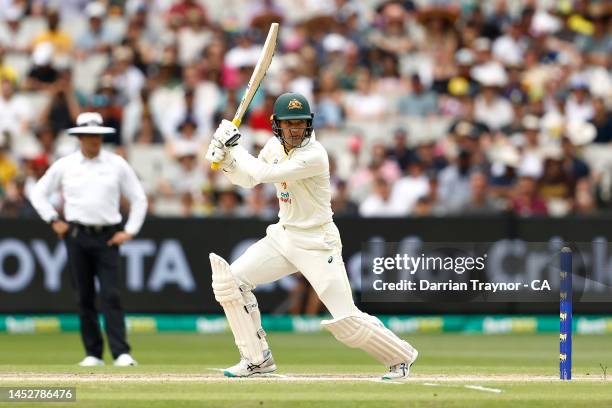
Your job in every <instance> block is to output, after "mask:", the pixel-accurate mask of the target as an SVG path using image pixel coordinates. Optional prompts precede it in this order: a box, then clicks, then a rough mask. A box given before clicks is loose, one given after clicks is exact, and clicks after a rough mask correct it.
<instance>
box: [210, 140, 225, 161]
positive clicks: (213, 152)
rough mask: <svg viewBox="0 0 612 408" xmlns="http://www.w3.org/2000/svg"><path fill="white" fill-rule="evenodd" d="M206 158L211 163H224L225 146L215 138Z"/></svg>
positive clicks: (211, 142)
mask: <svg viewBox="0 0 612 408" xmlns="http://www.w3.org/2000/svg"><path fill="white" fill-rule="evenodd" d="M205 157H206V160H208V161H209V162H211V163H223V160H225V146H224V145H223V143H222V142H221V141H220V140H217V139H215V138H213V139H212V140H211V141H210V144H209V145H208V151H207V152H206V156H205Z"/></svg>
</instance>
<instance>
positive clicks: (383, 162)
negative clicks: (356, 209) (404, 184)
mask: <svg viewBox="0 0 612 408" xmlns="http://www.w3.org/2000/svg"><path fill="white" fill-rule="evenodd" d="M400 176H401V169H400V168H399V167H398V165H397V163H396V162H394V161H393V160H390V159H389V158H388V157H387V156H386V151H385V146H384V144H382V143H375V144H374V145H372V150H371V161H370V164H369V166H368V167H367V168H362V169H359V170H358V171H357V172H354V173H353V174H352V176H351V178H350V180H349V191H350V192H351V198H353V199H355V200H357V201H359V202H361V201H362V200H363V199H364V198H365V197H366V196H367V195H368V194H369V192H370V190H371V188H372V187H373V184H374V181H375V179H376V178H377V177H380V178H383V179H384V180H385V181H387V183H389V184H393V183H394V182H395V181H396V180H397V179H399V178H400Z"/></svg>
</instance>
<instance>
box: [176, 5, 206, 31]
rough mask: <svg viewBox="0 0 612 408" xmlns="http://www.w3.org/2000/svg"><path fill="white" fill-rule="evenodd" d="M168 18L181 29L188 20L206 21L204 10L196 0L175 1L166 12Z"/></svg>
mask: <svg viewBox="0 0 612 408" xmlns="http://www.w3.org/2000/svg"><path fill="white" fill-rule="evenodd" d="M192 16H194V17H192ZM168 18H169V20H170V21H174V22H176V24H178V25H179V26H181V27H182V26H184V25H186V24H187V22H188V21H189V18H197V19H199V20H201V21H203V22H207V20H208V17H207V15H206V9H205V8H204V6H202V5H201V4H200V3H199V2H198V1H196V0H177V1H175V2H174V4H173V5H172V7H170V10H168Z"/></svg>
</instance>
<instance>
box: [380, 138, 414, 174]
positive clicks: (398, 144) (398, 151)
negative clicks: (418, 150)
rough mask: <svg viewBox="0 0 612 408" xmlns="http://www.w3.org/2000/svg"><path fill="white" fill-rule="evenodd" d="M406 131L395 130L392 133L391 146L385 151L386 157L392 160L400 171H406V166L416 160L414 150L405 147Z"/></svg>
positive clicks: (406, 140)
mask: <svg viewBox="0 0 612 408" xmlns="http://www.w3.org/2000/svg"><path fill="white" fill-rule="evenodd" d="M407 142H408V131H406V129H404V128H397V129H395V131H394V132H393V146H392V147H391V148H390V149H388V150H387V157H388V158H389V159H391V160H394V161H395V162H396V163H397V165H398V167H399V168H400V169H407V168H408V165H409V164H410V163H411V162H413V161H414V160H416V155H415V152H414V150H412V149H410V148H409V147H408V146H407Z"/></svg>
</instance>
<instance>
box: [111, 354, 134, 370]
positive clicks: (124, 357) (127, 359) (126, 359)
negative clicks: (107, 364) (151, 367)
mask: <svg viewBox="0 0 612 408" xmlns="http://www.w3.org/2000/svg"><path fill="white" fill-rule="evenodd" d="M114 364H115V365H116V366H117V367H129V366H137V365H138V363H137V362H136V360H134V359H133V358H132V356H130V355H129V354H127V353H123V354H120V355H119V357H117V358H116V359H115V363H114Z"/></svg>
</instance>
